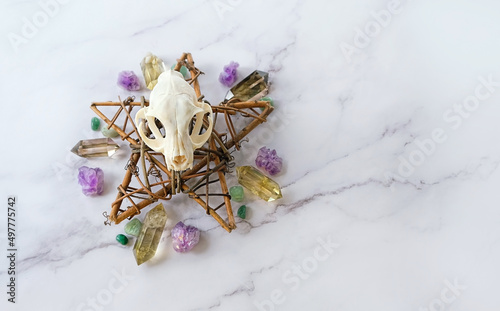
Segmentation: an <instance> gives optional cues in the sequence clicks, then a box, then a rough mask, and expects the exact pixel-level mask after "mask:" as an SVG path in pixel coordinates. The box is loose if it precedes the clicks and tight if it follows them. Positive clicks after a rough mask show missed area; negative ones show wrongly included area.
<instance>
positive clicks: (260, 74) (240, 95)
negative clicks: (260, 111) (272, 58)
mask: <svg viewBox="0 0 500 311" xmlns="http://www.w3.org/2000/svg"><path fill="white" fill-rule="evenodd" d="M268 80H269V73H267V72H264V71H259V70H255V71H254V72H252V73H251V74H250V75H248V76H247V77H246V78H245V79H243V80H241V81H240V82H238V84H236V85H235V86H233V87H232V88H231V89H230V90H229V91H228V92H227V95H226V100H229V99H231V98H237V99H239V100H240V101H242V102H246V101H252V100H258V99H259V98H262V97H263V96H266V95H267V93H268V92H269V85H268V83H267V82H268Z"/></svg>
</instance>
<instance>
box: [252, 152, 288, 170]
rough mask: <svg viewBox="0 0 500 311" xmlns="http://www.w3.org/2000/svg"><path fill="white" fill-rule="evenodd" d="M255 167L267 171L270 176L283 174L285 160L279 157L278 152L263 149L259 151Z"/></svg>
mask: <svg viewBox="0 0 500 311" xmlns="http://www.w3.org/2000/svg"><path fill="white" fill-rule="evenodd" d="M255 165H257V167H260V168H262V169H264V170H266V172H268V173H269V175H276V174H278V173H279V172H281V168H282V166H283V159H282V158H280V157H278V155H277V154H276V150H274V149H273V150H272V151H271V150H270V149H268V148H266V147H262V148H260V149H259V153H258V154H257V158H256V159H255Z"/></svg>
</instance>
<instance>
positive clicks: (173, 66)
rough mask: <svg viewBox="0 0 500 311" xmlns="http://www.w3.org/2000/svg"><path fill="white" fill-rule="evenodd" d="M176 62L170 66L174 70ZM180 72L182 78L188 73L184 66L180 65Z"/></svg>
mask: <svg viewBox="0 0 500 311" xmlns="http://www.w3.org/2000/svg"><path fill="white" fill-rule="evenodd" d="M175 65H176V64H173V65H172V67H170V68H171V69H172V70H174V68H175ZM179 71H180V73H182V76H183V77H184V79H186V78H187V77H188V75H189V71H188V69H187V67H186V66H182V67H181V69H180V70H179Z"/></svg>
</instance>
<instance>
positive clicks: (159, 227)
mask: <svg viewBox="0 0 500 311" xmlns="http://www.w3.org/2000/svg"><path fill="white" fill-rule="evenodd" d="M166 222H167V213H165V208H163V204H161V203H160V204H158V205H156V207H155V208H153V209H152V210H150V211H149V212H148V213H147V214H146V218H145V219H144V223H143V224H142V228H141V232H140V233H139V236H138V237H137V240H136V241H135V245H134V256H135V260H136V261H137V265H141V264H143V263H145V262H146V261H148V260H150V259H151V258H153V256H154V255H155V254H156V250H157V249H158V244H160V239H161V235H162V233H163V229H164V228H165V223H166Z"/></svg>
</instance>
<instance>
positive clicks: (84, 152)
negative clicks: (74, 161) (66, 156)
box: [71, 138, 120, 158]
mask: <svg viewBox="0 0 500 311" xmlns="http://www.w3.org/2000/svg"><path fill="white" fill-rule="evenodd" d="M118 148H120V147H119V146H118V145H117V144H115V142H114V141H113V140H112V139H111V138H97V139H84V140H80V141H79V142H78V143H77V144H76V145H75V146H74V147H73V149H71V152H73V153H74V154H76V155H77V156H80V157H82V158H96V157H111V156H112V155H113V154H115V153H116V150H118Z"/></svg>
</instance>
